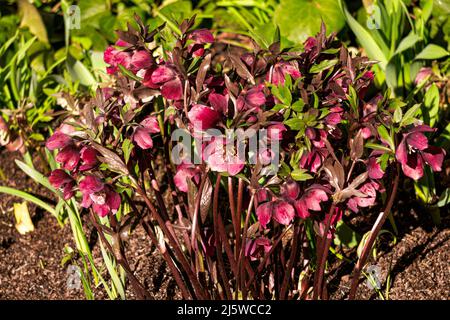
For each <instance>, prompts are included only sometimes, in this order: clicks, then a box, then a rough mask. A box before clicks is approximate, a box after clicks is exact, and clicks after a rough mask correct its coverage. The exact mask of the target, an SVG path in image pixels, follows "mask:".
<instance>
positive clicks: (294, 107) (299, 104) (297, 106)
mask: <svg viewBox="0 0 450 320" xmlns="http://www.w3.org/2000/svg"><path fill="white" fill-rule="evenodd" d="M304 106H305V102H304V101H303V99H299V100H298V101H295V102H294V103H293V104H292V106H291V108H292V110H294V111H295V112H302V111H303V107H304Z"/></svg>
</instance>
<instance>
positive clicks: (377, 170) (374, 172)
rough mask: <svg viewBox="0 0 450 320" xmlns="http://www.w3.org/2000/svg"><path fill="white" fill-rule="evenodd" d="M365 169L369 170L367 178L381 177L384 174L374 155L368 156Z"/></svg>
mask: <svg viewBox="0 0 450 320" xmlns="http://www.w3.org/2000/svg"><path fill="white" fill-rule="evenodd" d="M367 170H368V172H369V178H371V179H381V178H383V176H384V171H383V170H382V169H381V166H380V164H379V163H378V160H377V158H375V157H370V158H369V161H368V163H367Z"/></svg>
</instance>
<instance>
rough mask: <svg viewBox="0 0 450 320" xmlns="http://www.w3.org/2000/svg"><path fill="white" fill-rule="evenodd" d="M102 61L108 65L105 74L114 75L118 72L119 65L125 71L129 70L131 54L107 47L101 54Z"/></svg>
mask: <svg viewBox="0 0 450 320" xmlns="http://www.w3.org/2000/svg"><path fill="white" fill-rule="evenodd" d="M119 44H120V43H119ZM116 45H117V43H116ZM103 60H104V61H105V62H106V63H107V64H109V66H108V67H107V68H106V72H107V73H108V74H115V73H116V72H117V71H118V70H119V65H122V66H124V67H125V68H126V69H129V68H130V65H131V52H126V51H122V50H117V49H116V48H115V47H113V46H109V47H108V48H106V50H105V52H104V53H103Z"/></svg>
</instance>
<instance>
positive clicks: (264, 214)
mask: <svg viewBox="0 0 450 320" xmlns="http://www.w3.org/2000/svg"><path fill="white" fill-rule="evenodd" d="M256 215H257V216H258V220H259V223H260V225H261V226H262V227H263V228H264V229H265V228H266V227H267V224H268V223H269V221H270V220H271V219H272V217H273V218H274V219H275V221H277V222H278V223H280V224H284V225H288V224H290V223H291V221H292V220H293V219H294V216H295V209H294V207H293V206H292V205H291V204H289V203H287V202H286V201H282V200H275V201H269V202H265V203H263V204H260V205H259V206H258V208H257V209H256Z"/></svg>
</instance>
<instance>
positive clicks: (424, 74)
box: [414, 68, 433, 86]
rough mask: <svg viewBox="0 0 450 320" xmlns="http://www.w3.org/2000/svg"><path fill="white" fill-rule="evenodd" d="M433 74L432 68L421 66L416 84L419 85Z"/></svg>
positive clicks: (415, 80)
mask: <svg viewBox="0 0 450 320" xmlns="http://www.w3.org/2000/svg"><path fill="white" fill-rule="evenodd" d="M432 74H433V70H432V69H431V68H421V69H420V70H419V72H418V73H417V75H416V79H414V83H415V85H416V86H417V85H419V84H420V83H422V81H424V80H425V79H426V78H427V77H428V76H431V75H432Z"/></svg>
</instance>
